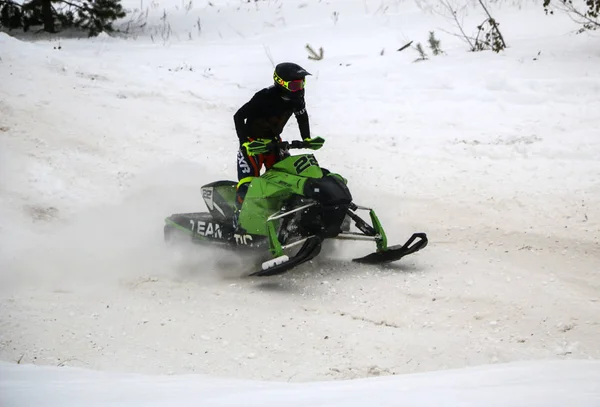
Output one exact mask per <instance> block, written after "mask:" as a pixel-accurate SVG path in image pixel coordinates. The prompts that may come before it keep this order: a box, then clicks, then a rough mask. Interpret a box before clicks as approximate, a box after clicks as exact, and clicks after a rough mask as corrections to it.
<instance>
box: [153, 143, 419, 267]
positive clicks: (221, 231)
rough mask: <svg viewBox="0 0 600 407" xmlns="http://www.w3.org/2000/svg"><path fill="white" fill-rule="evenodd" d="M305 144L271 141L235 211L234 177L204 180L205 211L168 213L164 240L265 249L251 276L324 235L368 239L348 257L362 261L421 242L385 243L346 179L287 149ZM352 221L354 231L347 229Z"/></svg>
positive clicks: (301, 258)
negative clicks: (263, 164)
mask: <svg viewBox="0 0 600 407" xmlns="http://www.w3.org/2000/svg"><path fill="white" fill-rule="evenodd" d="M306 147H307V146H306V145H305V143H304V142H303V141H298V140H296V141H292V142H291V143H290V142H287V141H281V142H272V143H271V144H270V149H271V151H274V152H275V153H276V154H280V155H279V156H280V157H283V159H281V160H280V161H279V162H277V163H276V164H275V165H273V166H272V167H271V168H270V169H268V170H266V171H265V173H264V174H263V175H261V176H259V177H255V178H253V179H252V181H251V182H250V184H249V187H248V192H247V194H246V196H245V198H244V201H243V204H242V206H241V208H240V209H239V211H238V210H237V209H236V203H235V201H236V186H237V182H235V181H228V180H222V181H215V182H211V183H209V184H206V185H203V186H202V187H201V191H202V198H203V200H204V203H205V204H206V207H207V208H208V212H194V213H179V214H173V215H171V216H169V217H167V218H166V219H165V225H164V239H165V240H166V241H170V240H171V239H173V237H174V236H175V235H176V234H179V235H180V237H181V234H183V235H185V238H186V239H191V241H192V242H194V243H200V244H216V245H221V246H223V247H226V248H229V249H233V250H240V249H244V250H251V251H254V252H256V251H259V252H262V253H264V254H265V256H267V257H266V258H267V260H265V261H264V262H262V266H261V268H260V270H257V271H254V272H252V273H251V274H250V276H272V275H277V274H282V273H285V272H287V271H289V270H291V269H292V268H294V267H296V266H298V265H300V264H302V263H305V262H307V261H309V260H311V259H313V258H315V257H316V256H318V255H319V253H320V252H321V247H322V244H323V242H324V240H325V239H351V240H367V241H373V242H374V243H375V245H376V251H375V252H373V253H371V254H368V255H366V256H364V257H359V258H354V259H352V260H353V261H355V262H358V263H366V264H380V263H389V262H393V261H397V260H400V259H401V258H402V257H404V256H406V255H409V254H412V253H415V252H417V251H419V250H421V249H423V248H424V247H425V246H427V243H428V240H427V235H426V234H425V233H413V235H412V236H411V237H410V238H409V239H408V240H407V241H406V243H404V244H403V245H395V246H388V242H387V237H386V234H385V231H384V229H383V227H382V225H381V223H380V221H379V219H378V218H377V215H376V214H375V211H374V210H373V209H372V208H368V207H364V206H360V205H357V204H355V203H354V202H353V199H352V194H351V193H350V190H349V189H348V185H347V184H348V181H347V179H345V178H344V177H343V176H342V175H340V174H337V173H334V172H331V171H329V170H328V169H326V168H323V167H321V166H320V165H319V163H318V161H317V159H316V158H315V156H314V154H312V153H309V154H297V155H291V154H290V150H291V149H302V148H306ZM359 210H362V211H367V212H368V213H369V216H370V220H371V223H370V224H369V223H368V222H366V221H365V220H363V219H362V218H361V217H360V216H359V215H358V214H357V211H359ZM352 222H354V229H355V230H356V231H351V228H352ZM298 248H299V250H298ZM257 268H258V266H257Z"/></svg>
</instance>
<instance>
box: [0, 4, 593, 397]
mask: <svg viewBox="0 0 600 407" xmlns="http://www.w3.org/2000/svg"><path fill="white" fill-rule="evenodd" d="M126 4H127V5H129V4H128V3H126ZM212 4H213V5H212V6H210V5H207V4H206V2H202V3H200V4H196V3H192V8H191V9H190V10H188V11H186V9H185V7H182V4H181V3H180V2H178V1H177V2H172V3H169V2H165V1H161V2H153V3H151V4H150V5H147V6H145V7H147V8H148V13H149V14H148V24H147V26H146V27H145V29H144V30H142V31H139V32H137V33H136V36H135V38H119V37H116V38H113V37H109V36H106V35H102V36H100V37H98V38H93V39H77V38H71V39H69V38H62V39H43V40H38V41H35V42H26V41H19V40H17V39H14V38H12V37H9V36H8V35H6V34H1V33H0V52H1V54H0V58H2V59H1V60H0V77H1V78H2V82H1V83H0V143H1V144H0V191H1V193H0V262H1V263H0V279H1V280H0V287H1V288H0V294H1V297H0V301H1V307H2V310H3V311H2V313H1V314H0V357H1V358H2V360H6V361H13V362H14V361H16V360H19V359H21V363H35V364H39V365H57V364H59V365H61V366H65V365H70V366H79V367H84V368H90V369H99V370H104V369H107V370H118V371H123V372H132V371H134V372H138V373H153V374H160V373H177V374H181V373H203V374H206V375H215V376H227V377H237V378H243V379H260V380H274V381H279V380H283V381H312V380H327V379H353V378H359V377H366V376H375V375H390V374H404V373H413V372H424V371H430V370H437V369H448V368H461V367H465V366H475V365H482V364H489V363H499V362H511V361H515V360H539V359H570V358H576V359H588V358H592V359H597V358H598V357H599V356H600V346H599V345H598V339H597V338H598V337H600V320H599V317H598V315H600V297H599V294H598V293H599V292H600V277H599V276H598V271H599V269H600V267H599V265H600V248H599V245H600V209H599V208H600V126H598V122H599V119H600V98H598V94H599V92H600V71H599V70H598V69H597V67H598V63H599V62H600V53H599V52H598V47H597V44H598V37H597V35H596V36H594V35H593V34H584V35H574V34H573V33H572V30H574V29H575V28H576V27H574V26H573V23H572V22H571V21H570V20H569V19H568V18H567V17H566V16H561V15H556V16H552V17H547V16H544V15H543V11H541V6H540V5H539V4H537V3H535V2H532V3H522V4H521V5H520V6H518V7H517V6H516V5H515V4H510V3H507V2H506V3H494V5H493V10H494V14H495V16H496V17H497V19H498V20H499V21H500V22H501V24H502V26H501V27H502V29H503V33H504V35H505V36H506V39H507V42H508V43H509V46H510V48H509V49H507V50H506V51H505V52H503V53H501V54H494V53H490V52H484V53H468V52H466V51H465V45H464V44H462V43H461V42H460V41H459V40H458V39H456V38H454V37H452V36H450V35H446V34H444V33H443V32H442V31H441V30H440V29H441V28H444V29H446V30H452V29H453V28H452V26H451V23H450V22H449V21H448V20H446V19H443V18H440V17H439V16H436V15H431V14H427V13H424V12H423V11H422V10H420V9H419V8H417V7H415V6H412V5H411V4H409V3H406V2H398V1H343V2H342V1H330V2H309V1H304V2H298V1H286V2H281V1H270V2H257V3H243V2H236V1H220V2H215V1H213V2H212ZM131 6H132V7H137V6H139V5H138V3H137V2H133V3H132V4H131ZM334 11H335V12H337V13H338V14H337V15H338V18H337V19H335V18H333V12H334ZM164 12H166V15H167V19H166V22H167V23H168V24H169V25H170V28H171V31H168V38H167V34H166V33H167V31H164V24H165V23H164V22H163V21H161V20H160V17H161V16H163V15H164ZM198 18H200V21H201V27H202V29H201V32H200V31H199V30H198V29H197V26H195V24H197V22H198ZM479 22H480V14H479V13H478V12H477V10H476V8H471V9H470V13H469V15H468V16H467V19H466V24H467V26H469V24H470V27H474V26H475V24H477V23H479ZM429 30H436V33H437V35H438V37H440V38H441V39H442V47H443V49H444V50H445V51H446V54H445V55H443V56H438V57H433V58H432V59H431V60H429V61H424V62H419V63H413V60H414V59H415V58H416V57H417V54H416V53H415V52H414V50H411V49H409V50H405V51H402V52H395V49H397V48H398V47H399V46H401V45H403V44H404V43H405V42H407V40H408V39H413V40H415V42H417V41H420V42H423V43H425V42H426V38H427V35H428V31H429ZM161 32H162V33H163V35H161ZM306 43H310V44H311V45H313V47H315V48H318V47H320V46H322V47H323V48H324V50H325V58H324V59H323V60H322V61H311V60H308V59H307V54H306V51H305V50H304V46H305V45H306ZM382 49H384V50H385V52H384V53H383V55H380V54H381V51H382ZM267 54H270V55H271V56H272V58H274V60H275V61H282V60H294V61H299V62H300V63H301V64H303V65H304V66H305V67H306V68H307V69H308V70H309V71H311V72H312V73H313V76H312V77H310V79H309V83H308V86H309V87H308V91H307V92H308V93H307V103H308V111H309V114H310V118H311V126H312V131H313V133H314V134H316V135H321V136H323V137H325V138H326V140H327V142H326V145H325V147H324V148H323V149H322V150H320V151H319V152H317V157H318V159H319V160H320V162H322V163H323V165H325V166H327V167H328V168H331V169H334V170H336V171H339V172H340V173H342V174H343V175H344V176H346V177H347V178H348V179H349V180H350V186H351V188H352V191H353V194H354V196H355V199H356V201H357V202H358V203H362V204H365V205H371V206H374V207H375V208H376V210H377V211H378V214H379V215H380V218H381V219H382V221H383V222H384V226H385V227H386V229H387V230H388V232H389V234H390V240H391V241H392V242H395V241H401V240H403V239H405V238H406V237H408V235H409V234H410V233H412V232H413V231H416V230H422V231H425V232H427V233H428V234H429V236H430V239H431V243H430V246H429V247H427V249H425V250H424V251H423V252H421V253H419V254H417V255H416V256H414V257H413V258H411V259H406V260H403V261H402V262H400V263H399V264H397V265H395V266H392V267H386V268H384V269H380V268H372V267H357V266H356V265H353V264H351V263H350V262H349V261H348V259H349V258H351V257H353V256H355V255H356V254H357V253H359V252H360V253H367V252H368V251H370V250H371V249H372V248H371V247H369V246H365V245H364V244H362V243H361V244H352V245H351V244H348V245H344V246H343V247H342V248H340V247H339V246H338V250H337V251H335V252H332V253H330V254H329V256H326V257H325V258H323V259H321V260H318V261H315V262H314V263H313V264H309V265H306V266H303V267H302V268H300V269H299V270H297V271H295V272H293V273H290V274H289V275H285V276H281V277H277V278H272V279H267V280H264V279H263V280H261V279H243V278H242V279H240V278H239V274H240V273H241V270H242V269H243V259H238V258H235V257H233V258H232V257H226V256H223V254H220V253H212V252H211V253H208V252H206V251H193V252H192V251H183V252H182V253H180V257H178V258H177V259H176V260H175V262H174V261H173V258H172V256H171V254H170V253H168V252H167V251H166V250H165V249H164V247H163V243H162V220H163V218H164V217H165V216H167V215H169V214H171V213H176V212H183V211H196V210H203V205H202V202H201V197H200V195H199V187H200V185H202V184H203V183H206V182H209V181H212V180H215V179H226V178H229V179H233V178H234V177H235V166H234V165H235V162H234V160H235V157H234V155H235V151H236V148H237V139H236V136H235V131H234V127H233V120H232V115H233V113H234V112H235V110H236V109H237V108H238V107H239V106H240V105H241V104H242V103H244V102H245V101H246V100H247V99H248V98H249V97H250V96H251V95H252V94H253V93H254V92H255V91H257V90H258V89H260V88H261V87H263V86H266V85H268V84H269V82H270V78H271V73H270V72H271V70H272V65H271V62H270V60H269V58H268V56H267ZM295 127H296V126H295V124H294V123H293V121H292V122H291V123H290V124H289V125H288V127H287V128H286V131H285V133H284V136H285V138H286V139H293V138H296V137H298V133H297V130H296V128H295ZM244 271H247V270H244ZM531 366H532V369H534V370H535V369H539V370H544V369H545V368H546V366H548V369H550V370H551V371H553V370H552V369H553V368H551V367H550V365H535V364H534V365H531ZM556 366H559V365H556ZM583 366H591V367H590V369H592V370H594V369H595V366H597V365H594V364H588V365H583ZM19 368H21V367H16V366H15V367H13V366H6V365H4V367H3V369H4V370H5V371H7V372H10V374H11V375H12V374H17V373H18V372H19V370H18V369H19ZM15 369H16V370H15ZM559 370H560V369H559ZM486 372H487V370H486ZM489 372H490V373H489V374H493V373H492V372H493V370H489ZM570 372H571V371H570V370H569V373H566V374H570ZM595 372H596V373H597V372H598V370H595ZM26 373H27V374H29V373H31V374H32V375H35V374H37V373H34V371H33V370H27V371H26ZM40 374H42V373H40ZM50 374H52V375H54V374H58V373H54V372H52V373H50ZM461 374H462V373H461ZM465 374H466V373H465ZM549 374H550V373H549ZM36 377H38V376H32V379H31V380H34V379H35V380H38V379H36ZM40 377H41V379H39V380H42V381H43V380H45V378H46V376H43V375H42V376H40ZM419 377H422V378H423V380H424V381H423V383H426V380H428V379H427V378H428V377H430V378H431V380H432V381H434V382H435V380H437V379H436V377H439V378H444V379H440V380H446V379H445V378H446V376H419ZM456 377H462V376H456ZM65 380H66V379H65ZM107 380H109V379H107ZM457 380H458V379H457ZM188 383H192V382H188ZM193 383H194V386H196V385H197V382H193ZM364 383H365V384H364V386H365V387H364V390H365V391H366V392H369V393H367V394H371V393H370V391H371V390H369V389H371V387H370V386H372V389H375V388H377V385H376V384H368V382H364ZM387 383H390V386H393V383H396V382H394V381H393V380H391V381H389V382H387ZM398 383H401V382H398ZM32 385H33V384H32ZM183 385H184V384H182V386H183ZM253 385H254V384H253ZM539 385H540V386H544V384H543V383H542V381H540V382H539ZM319 386H320V385H319ZM326 386H327V385H326V384H323V387H322V388H323V389H326V388H327V387H326ZM399 386H401V385H399ZM319 388H320V387H319ZM359 388H360V389H363V387H362V385H361V386H359ZM12 389H13V390H14V387H12ZM144 392H146V389H144ZM425 393H427V392H425ZM81 394H82V397H83V396H85V393H81ZM130 394H135V395H137V393H136V392H135V391H133V390H132V393H130ZM290 394H291V393H290ZM410 394H413V393H410ZM482 394H483V397H489V396H488V394H487V393H482ZM553 394H554V393H548V397H547V400H553V399H554V396H553ZM588 394H589V393H588ZM413 395H414V397H416V398H417V397H418V395H421V396H423V397H425V395H423V393H422V392H421V391H415V393H414V394H413ZM288 396H289V394H288V395H287V396H286V397H288ZM595 396H596V398H595V399H594V400H597V392H596V394H595ZM57 397H58V396H57ZM132 397H133V396H132ZM182 397H183V396H182ZM282 397H283V396H282ZM307 397H308V396H307ZM348 397H350V395H348ZM366 397H369V396H366ZM411 397H412V396H411ZM582 397H583V396H582ZM415 400H417V399H414V400H413V399H410V401H411V402H412V401H415ZM423 400H424V399H423ZM427 400H429V399H428V398H427ZM557 400H558V399H557ZM588 400H591V399H588ZM87 401H89V400H87ZM87 401H86V404H87ZM488 401H489V400H488ZM415 402H416V401H415ZM298 403H300V401H298ZM323 403H324V404H323V405H325V401H324V402H323ZM331 403H333V401H331ZM509 404H511V405H517V404H518V403H509ZM534 404H535V403H532V405H534ZM48 405H51V404H48ZM89 405H91V404H89ZM146 405H147V404H146ZM215 405H218V404H215ZM222 405H228V404H222ZM328 405H329V404H328ZM331 405H333V404H331ZM345 405H348V404H345ZM490 405H491V404H490ZM556 405H559V404H558V403H557V404H556ZM562 405H564V404H562ZM580 405H583V404H580ZM590 405H592V404H590Z"/></svg>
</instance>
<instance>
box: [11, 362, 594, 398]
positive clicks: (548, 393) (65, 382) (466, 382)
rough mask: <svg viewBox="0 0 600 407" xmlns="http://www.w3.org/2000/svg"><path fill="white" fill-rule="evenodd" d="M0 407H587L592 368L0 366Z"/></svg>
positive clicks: (550, 365) (591, 390)
mask: <svg viewBox="0 0 600 407" xmlns="http://www.w3.org/2000/svg"><path fill="white" fill-rule="evenodd" d="M0 374H2V378H3V379H2V381H1V382H0V390H1V391H0V401H2V402H3V405H4V406H7V407H13V406H31V407H33V406H35V407H58V406H71V405H72V406H89V407H96V406H103V407H104V406H127V407H137V406H140V407H142V406H143V407H149V406H156V407H159V406H177V407H186V406H198V405H201V406H215V407H216V406H219V407H226V406H232V407H234V406H240V405H244V406H256V407H271V406H272V407H276V406H281V405H286V406H290V407H293V406H309V405H311V406H312V405H317V406H322V407H330V406H345V407H355V406H356V407H358V406H367V405H368V406H404V405H410V406H415V407H420V406H422V407H434V406H439V405H444V406H462V407H467V406H473V407H476V406H482V405H485V406H490V407H494V406H498V407H505V406H540V407H541V406H546V407H563V406H567V405H569V406H571V405H572V406H578V407H595V406H597V405H598V400H599V399H600V386H599V385H598V382H599V381H600V363H599V362H598V361H594V362H591V361H590V362H586V361H563V362H533V363H511V364H507V365H498V366H491V367H487V366H484V367H478V368H469V369H461V370H453V371H445V372H432V373H427V374H415V375H406V376H403V377H381V378H371V379H357V380H350V381H338V382H333V383H319V382H315V383H266V382H252V381H245V380H238V381H233V380H231V379H216V378H210V377H202V376H198V375H181V376H143V375H131V374H113V373H108V372H91V371H89V370H82V369H75V368H58V367H33V366H17V365H9V364H5V363H1V364H0Z"/></svg>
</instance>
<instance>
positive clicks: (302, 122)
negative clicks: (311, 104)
mask: <svg viewBox="0 0 600 407" xmlns="http://www.w3.org/2000/svg"><path fill="white" fill-rule="evenodd" d="M294 115H295V116H296V120H297V121H298V127H299V128H300V136H301V137H302V140H306V139H307V138H310V124H309V120H308V113H307V112H306V106H305V104H304V103H302V104H301V105H300V106H298V108H296V109H295V110H294Z"/></svg>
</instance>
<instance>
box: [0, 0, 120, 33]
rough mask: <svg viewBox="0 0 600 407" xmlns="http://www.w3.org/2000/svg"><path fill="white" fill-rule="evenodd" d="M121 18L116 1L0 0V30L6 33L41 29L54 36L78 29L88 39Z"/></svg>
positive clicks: (109, 29)
mask: <svg viewBox="0 0 600 407" xmlns="http://www.w3.org/2000/svg"><path fill="white" fill-rule="evenodd" d="M122 17H125V11H124V10H123V7H122V6H121V3H120V0H28V1H25V2H23V4H19V3H15V2H14V1H12V0H0V27H3V28H7V29H9V30H14V29H23V30H24V31H29V30H30V29H31V28H32V27H43V28H42V30H43V31H46V32H49V33H56V32H58V31H60V30H63V29H65V28H80V29H84V30H86V31H87V32H88V34H89V35H90V36H96V35H98V34H99V33H101V32H103V31H108V32H111V31H113V27H112V22H113V21H114V20H116V19H118V18H122Z"/></svg>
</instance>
